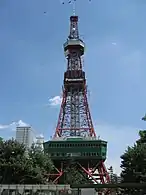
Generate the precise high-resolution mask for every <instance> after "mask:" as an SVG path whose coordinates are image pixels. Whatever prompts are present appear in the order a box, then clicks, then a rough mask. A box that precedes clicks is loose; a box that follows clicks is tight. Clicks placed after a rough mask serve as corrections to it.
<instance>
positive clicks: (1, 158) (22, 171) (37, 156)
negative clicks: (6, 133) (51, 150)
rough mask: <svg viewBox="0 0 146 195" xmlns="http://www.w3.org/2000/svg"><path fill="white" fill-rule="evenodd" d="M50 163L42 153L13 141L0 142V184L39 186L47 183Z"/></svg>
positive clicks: (50, 167)
mask: <svg viewBox="0 0 146 195" xmlns="http://www.w3.org/2000/svg"><path fill="white" fill-rule="evenodd" d="M52 166H53V165H52V162H51V160H50V159H49V158H48V156H46V154H44V153H43V152H41V151H39V152H37V151H35V149H34V148H33V149H31V150H30V151H29V152H28V153H26V150H25V147H24V146H23V145H21V144H19V143H18V142H16V141H15V140H8V141H0V183H2V184H22V183H23V184H24V183H25V184H41V183H46V182H47V171H50V170H51V169H52Z"/></svg>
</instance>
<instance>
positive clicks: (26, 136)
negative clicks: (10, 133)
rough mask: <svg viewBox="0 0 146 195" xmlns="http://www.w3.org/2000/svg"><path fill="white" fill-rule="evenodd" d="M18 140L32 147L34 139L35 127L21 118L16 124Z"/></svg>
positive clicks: (27, 146)
mask: <svg viewBox="0 0 146 195" xmlns="http://www.w3.org/2000/svg"><path fill="white" fill-rule="evenodd" d="M16 141H18V142H19V143H21V144H24V146H25V147H26V149H28V148H30V147H31V146H32V144H33V141H34V133H33V129H32V127H31V126H30V125H28V124H26V123H24V122H22V121H21V120H20V121H19V122H18V123H17V125H16Z"/></svg>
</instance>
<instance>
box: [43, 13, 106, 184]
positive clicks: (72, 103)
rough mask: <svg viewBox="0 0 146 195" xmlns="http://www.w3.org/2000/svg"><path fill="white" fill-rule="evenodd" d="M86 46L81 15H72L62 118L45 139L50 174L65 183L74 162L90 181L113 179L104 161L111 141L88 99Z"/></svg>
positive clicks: (65, 45)
mask: <svg viewBox="0 0 146 195" xmlns="http://www.w3.org/2000/svg"><path fill="white" fill-rule="evenodd" d="M84 48H85V44H84V42H83V41H82V40H81V39H80V37H79V31H78V16H75V15H74V16H71V17H70V34H69V36H68V39H67V41H66V42H65V43H64V52H65V57H66V59H67V69H66V72H65V73H64V88H63V98H62V104H61V108H60V113H59V119H58V123H57V127H56V131H55V135H54V137H53V139H52V140H51V141H48V142H45V143H44V151H45V152H46V153H48V154H49V156H50V157H51V159H52V161H53V163H54V165H55V168H54V172H53V173H51V174H49V179H50V180H51V181H52V182H53V183H58V184H65V183H66V179H65V178H67V174H69V173H68V172H67V169H68V168H70V167H71V166H74V168H75V169H76V171H77V172H82V173H83V175H84V177H86V179H87V178H88V179H89V181H90V182H94V183H109V182H110V178H109V174H108V172H107V170H106V167H105V165H104V161H105V160H106V152H107V142H106V141H103V140H99V139H97V137H96V133H95V130H94V127H93V123H92V118H91V114H90V110H89V105H88V100H87V86H86V77H85V72H84V70H83V64H82V62H83V61H82V58H83V55H84Z"/></svg>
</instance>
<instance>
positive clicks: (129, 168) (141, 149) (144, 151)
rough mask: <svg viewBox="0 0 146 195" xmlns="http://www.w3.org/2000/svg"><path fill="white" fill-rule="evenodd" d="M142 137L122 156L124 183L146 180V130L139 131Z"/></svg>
mask: <svg viewBox="0 0 146 195" xmlns="http://www.w3.org/2000/svg"><path fill="white" fill-rule="evenodd" d="M139 136H140V139H139V140H137V141H136V143H135V144H134V146H133V147H128V149H127V150H126V151H125V153H124V154H123V155H122V156H121V159H122V161H121V168H122V172H121V178H122V182H124V183H132V182H136V183H140V182H144V181H145V182H146V180H145V179H146V177H145V176H146V139H145V138H146V131H145V130H144V131H139Z"/></svg>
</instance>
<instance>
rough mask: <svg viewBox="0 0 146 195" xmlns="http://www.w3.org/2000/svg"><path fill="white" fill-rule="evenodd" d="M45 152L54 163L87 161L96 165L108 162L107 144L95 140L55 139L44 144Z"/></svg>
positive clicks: (81, 138)
mask: <svg viewBox="0 0 146 195" xmlns="http://www.w3.org/2000/svg"><path fill="white" fill-rule="evenodd" d="M44 151H45V152H46V153H48V154H49V156H50V158H51V159H52V160H53V161H67V160H74V161H83V162H84V161H85V162H87V161H88V162H90V163H91V162H92V163H94V161H95V162H97V161H98V160H99V161H101V160H102V161H105V160H106V153H107V142H106V141H103V140H97V139H95V138H90V137H88V138H83V137H68V138H55V139H52V140H51V141H47V142H45V143H44Z"/></svg>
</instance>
